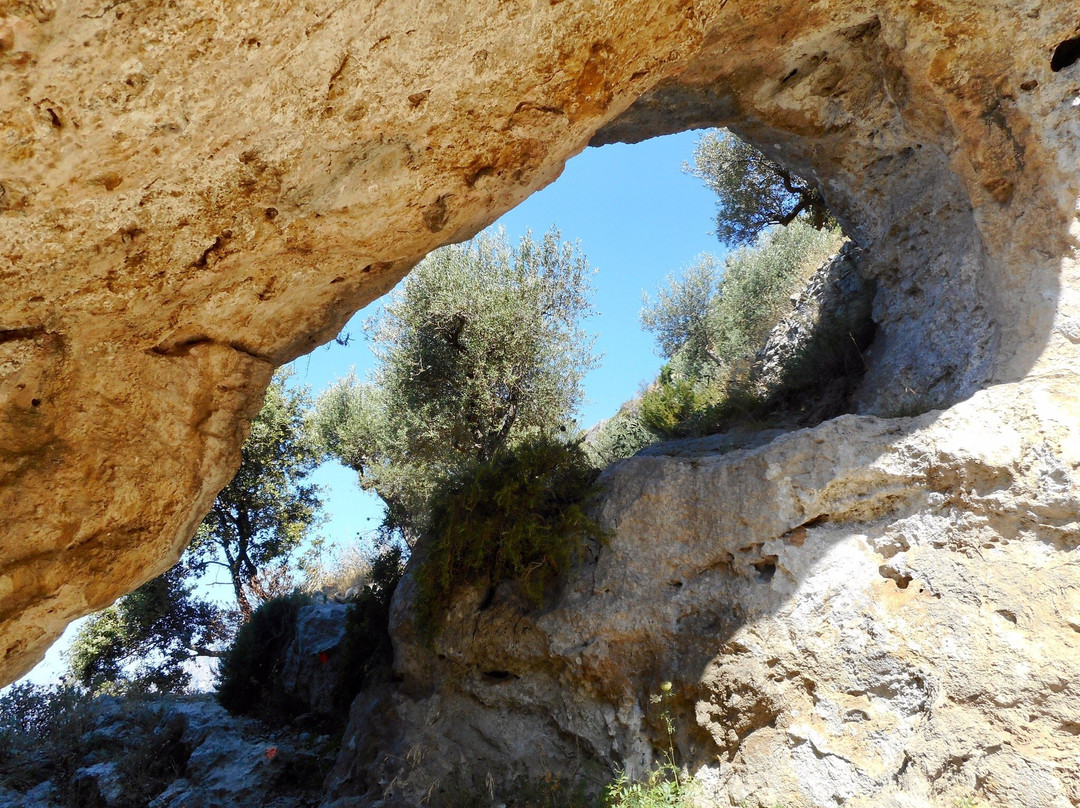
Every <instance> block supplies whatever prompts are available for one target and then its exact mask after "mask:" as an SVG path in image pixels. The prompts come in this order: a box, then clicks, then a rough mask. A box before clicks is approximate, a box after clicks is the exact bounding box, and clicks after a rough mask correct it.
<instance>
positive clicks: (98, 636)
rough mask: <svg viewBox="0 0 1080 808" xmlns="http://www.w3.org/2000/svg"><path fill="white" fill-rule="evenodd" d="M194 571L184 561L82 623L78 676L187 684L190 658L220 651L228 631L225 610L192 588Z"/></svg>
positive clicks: (160, 686)
mask: <svg viewBox="0 0 1080 808" xmlns="http://www.w3.org/2000/svg"><path fill="white" fill-rule="evenodd" d="M192 577H193V576H192V569H191V568H190V567H189V566H188V565H187V564H185V563H183V562H181V563H180V564H177V565H176V566H174V567H173V568H172V569H170V570H169V571H168V572H166V573H164V574H163V575H159V576H158V577H157V578H154V579H153V580H151V581H148V582H146V583H145V584H143V585H142V586H140V587H139V588H138V589H136V590H135V591H134V592H132V593H131V594H129V595H126V596H124V597H123V598H121V599H120V600H119V601H117V602H116V603H115V604H114V605H112V606H110V607H109V608H108V609H105V610H104V611H102V612H98V613H97V614H95V615H94V616H93V617H91V618H90V619H89V620H88V621H87V622H86V623H85V624H83V625H82V627H81V628H80V630H79V632H78V633H77V634H76V636H75V640H74V642H73V643H72V645H71V648H70V650H69V651H68V666H69V669H70V672H71V674H72V676H73V677H74V678H75V680H76V681H78V683H79V684H81V685H82V686H83V687H88V688H92V689H95V690H96V689H98V688H100V687H102V686H107V685H110V684H112V683H117V682H122V681H131V682H137V683H139V684H140V685H141V686H143V687H145V688H149V689H154V690H173V691H175V690H183V689H184V688H185V687H186V686H187V685H188V682H189V681H190V678H191V677H190V674H189V673H188V671H187V670H186V667H185V663H186V662H188V661H189V660H190V659H193V658H194V657H195V656H199V655H210V656H213V655H216V651H215V650H213V646H214V645H216V644H217V643H218V642H220V641H221V640H223V639H225V637H226V635H227V633H228V630H227V625H226V621H225V619H224V615H223V614H222V613H221V611H220V610H219V609H218V608H217V607H216V606H214V605H213V604H212V603H209V602H207V601H205V600H203V599H201V598H198V597H196V596H194V594H193V593H192V584H191V579H192Z"/></svg>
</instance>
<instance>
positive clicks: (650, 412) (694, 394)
mask: <svg viewBox="0 0 1080 808" xmlns="http://www.w3.org/2000/svg"><path fill="white" fill-rule="evenodd" d="M707 406H708V401H707V399H706V396H705V394H704V393H703V391H702V390H701V389H699V387H698V385H696V384H695V383H694V382H693V381H691V380H690V379H687V378H678V377H675V375H674V374H673V373H672V372H671V369H670V368H668V367H665V368H664V369H663V370H661V371H660V378H659V379H657V381H656V384H654V385H652V386H651V387H649V389H648V390H646V391H645V394H644V395H643V396H642V397H641V422H642V423H643V424H644V425H645V427H646V428H647V429H650V430H652V431H653V432H656V433H658V434H660V435H663V436H664V437H666V438H673V437H679V436H681V435H685V434H690V433H691V432H692V431H693V430H692V427H691V425H690V422H691V421H692V420H693V418H694V416H695V414H697V413H699V412H701V411H702V410H704V409H705V408H706V407H707Z"/></svg>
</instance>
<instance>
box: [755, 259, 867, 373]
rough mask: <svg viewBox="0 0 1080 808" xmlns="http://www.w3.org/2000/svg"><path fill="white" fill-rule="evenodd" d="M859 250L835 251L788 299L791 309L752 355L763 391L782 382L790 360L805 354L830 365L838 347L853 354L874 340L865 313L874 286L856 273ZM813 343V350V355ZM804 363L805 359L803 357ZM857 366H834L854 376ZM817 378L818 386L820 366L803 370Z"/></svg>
mask: <svg viewBox="0 0 1080 808" xmlns="http://www.w3.org/2000/svg"><path fill="white" fill-rule="evenodd" d="M861 252H862V251H861V250H859V249H858V248H857V247H855V245H853V244H852V243H851V242H848V243H846V244H845V245H844V246H843V247H842V248H841V251H840V253H838V254H837V255H835V256H833V257H832V258H830V259H829V260H827V261H826V262H825V263H824V264H822V265H821V267H819V268H818V269H817V270H815V272H814V274H813V275H811V276H810V278H809V279H808V280H807V282H806V285H805V286H804V287H803V289H801V290H800V291H799V292H798V293H797V294H796V295H795V296H794V297H793V298H792V301H791V303H792V306H791V309H790V311H788V312H786V313H785V314H784V316H783V317H781V318H780V321H779V322H778V323H777V324H776V325H775V326H774V327H773V328H772V330H771V331H770V332H769V335H768V337H767V338H766V340H765V344H764V345H763V346H762V347H761V350H759V351H758V352H757V355H756V356H755V357H754V378H755V379H756V380H757V382H758V384H760V385H761V386H762V387H763V388H765V389H774V388H775V387H776V386H777V385H778V384H780V383H782V380H783V377H784V372H785V370H786V369H787V368H789V367H790V364H791V362H792V360H793V359H797V358H798V357H799V356H800V354H802V353H806V354H809V355H811V356H812V357H814V360H815V361H817V362H819V363H824V364H831V363H830V362H829V360H830V359H832V358H833V355H836V354H840V353H841V352H842V351H844V350H847V351H851V349H853V348H854V349H855V350H854V351H851V352H853V353H857V352H858V350H859V349H864V348H865V347H867V346H868V345H869V344H870V342H871V341H872V339H873V334H874V323H873V320H872V319H871V317H870V310H871V306H872V304H873V298H874V288H873V284H872V283H869V282H868V281H866V280H865V279H864V278H862V277H861V276H860V275H859V270H858V255H859V253H861ZM815 341H816V342H817V345H818V352H817V353H812V351H813V349H814V347H815ZM808 361H809V360H808ZM855 362H856V364H857V367H852V368H839V370H841V371H842V372H846V373H850V374H853V375H854V374H857V373H861V372H862V371H863V370H864V369H865V368H864V367H863V365H862V362H861V360H855ZM806 372H812V373H814V374H815V376H817V377H818V378H817V379H816V381H817V382H818V384H817V389H818V390H821V389H822V387H824V386H825V385H824V384H822V383H821V382H822V381H824V380H822V379H821V378H820V374H821V373H823V372H826V371H825V369H824V368H823V367H820V366H819V367H814V368H807V370H806Z"/></svg>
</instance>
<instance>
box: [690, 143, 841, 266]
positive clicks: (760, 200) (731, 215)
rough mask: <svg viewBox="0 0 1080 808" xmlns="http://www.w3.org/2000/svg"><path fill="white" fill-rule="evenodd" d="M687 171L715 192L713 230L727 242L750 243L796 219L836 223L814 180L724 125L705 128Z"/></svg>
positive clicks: (827, 224) (818, 225) (816, 225)
mask: <svg viewBox="0 0 1080 808" xmlns="http://www.w3.org/2000/svg"><path fill="white" fill-rule="evenodd" d="M685 170H686V171H688V172H689V173H691V174H693V175H694V176H695V177H698V178H699V179H701V180H703V181H704V182H705V184H706V185H707V186H708V187H709V188H710V189H711V190H712V191H714V192H715V193H716V195H717V197H718V199H717V204H716V207H717V212H716V235H717V237H718V238H719V239H720V241H722V242H724V243H725V244H730V245H731V246H740V245H748V244H752V243H753V242H754V241H755V239H756V238H757V237H758V235H759V234H760V233H761V232H762V231H763V230H764V229H765V228H767V227H769V226H770V225H788V224H791V223H792V222H793V221H795V220H796V219H797V218H802V219H803V220H805V221H806V223H807V224H809V225H810V226H811V227H813V228H814V229H816V230H822V229H825V228H827V227H832V226H833V225H834V224H835V222H834V221H833V219H832V216H831V214H830V213H829V210H828V208H827V207H826V206H825V200H824V199H823V198H822V196H821V191H820V190H819V189H818V186H817V184H816V183H814V182H812V181H810V180H807V179H804V178H803V177H800V176H799V175H798V174H796V173H794V172H793V171H790V170H789V169H787V168H786V167H784V166H783V165H781V164H780V163H778V162H776V161H775V160H772V159H770V158H769V157H768V156H767V155H766V154H765V153H764V152H762V151H760V150H758V149H756V148H754V147H753V146H751V145H750V144H749V143H746V142H745V141H743V140H740V139H739V138H737V137H735V135H733V134H731V133H730V132H727V131H725V130H714V131H711V132H708V133H706V134H705V135H704V136H703V137H702V138H701V140H700V141H698V144H697V147H696V148H695V149H694V164H693V165H692V166H690V165H686V166H685Z"/></svg>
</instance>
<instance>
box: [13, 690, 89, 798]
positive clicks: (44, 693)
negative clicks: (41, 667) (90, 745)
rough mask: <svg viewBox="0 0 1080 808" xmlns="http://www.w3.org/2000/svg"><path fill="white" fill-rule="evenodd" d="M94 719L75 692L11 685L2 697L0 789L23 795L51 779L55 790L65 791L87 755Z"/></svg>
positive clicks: (77, 691)
mask: <svg viewBox="0 0 1080 808" xmlns="http://www.w3.org/2000/svg"><path fill="white" fill-rule="evenodd" d="M92 718H93V716H92V713H91V711H90V707H89V703H88V701H87V699H86V698H84V696H83V694H82V693H81V692H80V691H79V690H78V689H76V688H74V687H71V686H67V685H57V686H53V687H38V686H36V685H30V684H23V685H15V686H13V687H12V688H11V689H10V690H9V691H8V692H7V693H6V694H4V695H3V696H0V785H4V786H7V787H8V788H11V789H14V790H15V791H25V790H26V789H27V788H30V787H32V786H34V785H36V784H38V783H40V782H43V781H45V780H49V779H52V780H53V782H54V783H55V784H56V785H57V787H58V788H61V789H63V788H65V787H67V786H69V785H70V784H71V781H72V778H73V776H74V774H75V770H76V769H77V768H78V767H79V761H80V760H81V759H82V757H83V755H85V754H86V752H87V751H88V750H87V747H86V744H85V742H84V736H85V734H86V732H87V731H88V730H89V729H90V726H91V722H92Z"/></svg>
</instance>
